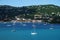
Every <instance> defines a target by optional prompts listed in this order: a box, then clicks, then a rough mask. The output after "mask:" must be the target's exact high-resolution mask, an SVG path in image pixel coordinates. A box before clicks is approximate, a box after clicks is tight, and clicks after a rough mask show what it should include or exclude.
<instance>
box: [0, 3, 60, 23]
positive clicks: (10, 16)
mask: <svg viewBox="0 0 60 40" xmlns="http://www.w3.org/2000/svg"><path fill="white" fill-rule="evenodd" d="M36 14H38V15H42V16H43V17H45V19H47V18H46V17H49V18H53V20H51V22H53V23H55V22H56V23H57V22H58V23H60V21H59V20H60V6H56V5H52V4H49V5H33V6H23V7H13V6H8V5H0V20H3V21H4V20H7V21H11V20H14V19H15V16H20V18H25V19H28V18H30V19H34V15H36ZM43 17H42V19H44V18H43ZM45 19H44V20H45ZM54 20H55V21H54Z"/></svg>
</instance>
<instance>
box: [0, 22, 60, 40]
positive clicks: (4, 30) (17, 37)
mask: <svg viewBox="0 0 60 40" xmlns="http://www.w3.org/2000/svg"><path fill="white" fill-rule="evenodd" d="M34 25H35V26H36V28H35V29H34V28H33V27H32V26H33V23H21V22H16V23H15V25H13V23H12V22H0V40H60V24H45V23H34ZM50 28H53V29H50ZM12 30H16V31H15V32H12ZM34 31H35V32H36V33H37V34H36V35H32V34H31V33H32V32H34Z"/></svg>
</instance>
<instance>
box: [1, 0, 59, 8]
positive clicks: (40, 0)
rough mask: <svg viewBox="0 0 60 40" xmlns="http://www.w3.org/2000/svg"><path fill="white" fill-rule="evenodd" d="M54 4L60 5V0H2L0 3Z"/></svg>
mask: <svg viewBox="0 0 60 40" xmlns="http://www.w3.org/2000/svg"><path fill="white" fill-rule="evenodd" d="M47 4H54V5H58V6H60V0H0V5H11V6H18V7H19V6H30V5H47Z"/></svg>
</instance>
